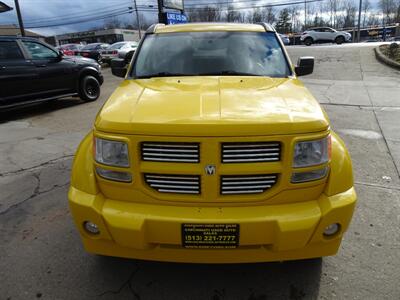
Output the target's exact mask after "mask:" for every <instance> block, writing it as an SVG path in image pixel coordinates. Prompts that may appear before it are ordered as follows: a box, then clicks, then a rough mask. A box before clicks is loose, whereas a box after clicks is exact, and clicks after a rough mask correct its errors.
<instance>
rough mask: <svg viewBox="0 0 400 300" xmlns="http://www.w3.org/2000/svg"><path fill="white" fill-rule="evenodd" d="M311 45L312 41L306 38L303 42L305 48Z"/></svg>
mask: <svg viewBox="0 0 400 300" xmlns="http://www.w3.org/2000/svg"><path fill="white" fill-rule="evenodd" d="M312 43H313V39H312V38H310V37H308V38H306V39H305V40H304V45H306V46H311V45H312Z"/></svg>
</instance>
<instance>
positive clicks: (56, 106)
mask: <svg viewBox="0 0 400 300" xmlns="http://www.w3.org/2000/svg"><path fill="white" fill-rule="evenodd" d="M83 103H86V102H84V101H82V100H81V99H80V98H78V97H73V98H71V97H69V98H62V99H58V100H51V101H46V102H42V103H37V104H31V105H27V106H23V107H18V108H13V109H9V110H6V111H0V124H1V123H5V122H9V121H15V120H20V119H25V118H29V117H34V116H37V115H41V114H46V113H50V112H53V111H57V110H60V109H64V108H68V107H72V106H76V105H80V104H83Z"/></svg>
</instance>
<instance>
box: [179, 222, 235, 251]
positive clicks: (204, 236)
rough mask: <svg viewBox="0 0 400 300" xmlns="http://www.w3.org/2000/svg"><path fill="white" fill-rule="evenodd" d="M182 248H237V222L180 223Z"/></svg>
mask: <svg viewBox="0 0 400 300" xmlns="http://www.w3.org/2000/svg"><path fill="white" fill-rule="evenodd" d="M182 246H183V247H184V248H202V249H204V248H206V249H207V248H223V249H226V248H229V249H232V248H237V247H238V246H239V224H182Z"/></svg>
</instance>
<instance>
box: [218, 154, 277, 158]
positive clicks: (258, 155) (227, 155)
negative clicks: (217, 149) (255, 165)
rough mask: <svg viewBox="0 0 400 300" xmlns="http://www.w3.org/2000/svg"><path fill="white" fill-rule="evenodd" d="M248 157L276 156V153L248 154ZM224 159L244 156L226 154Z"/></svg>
mask: <svg viewBox="0 0 400 300" xmlns="http://www.w3.org/2000/svg"><path fill="white" fill-rule="evenodd" d="M245 155H246V157H260V156H276V153H247V154H245ZM224 157H243V154H224Z"/></svg>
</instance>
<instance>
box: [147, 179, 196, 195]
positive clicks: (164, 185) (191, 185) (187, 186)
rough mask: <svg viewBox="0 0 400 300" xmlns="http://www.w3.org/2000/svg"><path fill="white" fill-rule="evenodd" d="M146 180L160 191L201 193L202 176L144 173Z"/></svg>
mask: <svg viewBox="0 0 400 300" xmlns="http://www.w3.org/2000/svg"><path fill="white" fill-rule="evenodd" d="M144 180H145V182H146V183H147V185H148V186H149V187H151V188H152V189H154V190H156V191H158V192H159V193H179V194H200V189H201V184H200V176H193V175H181V174H180V175H172V174H165V175H164V174H144Z"/></svg>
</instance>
